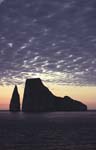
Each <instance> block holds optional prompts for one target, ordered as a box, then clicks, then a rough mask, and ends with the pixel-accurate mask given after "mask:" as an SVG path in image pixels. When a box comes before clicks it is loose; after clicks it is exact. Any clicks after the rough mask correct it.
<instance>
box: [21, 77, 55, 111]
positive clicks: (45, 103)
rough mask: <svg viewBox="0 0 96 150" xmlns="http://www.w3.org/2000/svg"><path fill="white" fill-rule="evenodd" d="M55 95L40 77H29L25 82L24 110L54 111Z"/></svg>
mask: <svg viewBox="0 0 96 150" xmlns="http://www.w3.org/2000/svg"><path fill="white" fill-rule="evenodd" d="M53 109H54V96H53V94H52V93H51V92H50V91H49V90H48V88H46V87H45V86H44V85H43V84H42V82H41V80H40V79H39V78H36V79H27V80H26V84H25V90H24V96H23V104H22V111H25V112H31V111H33V112H37V111H52V110H53Z"/></svg>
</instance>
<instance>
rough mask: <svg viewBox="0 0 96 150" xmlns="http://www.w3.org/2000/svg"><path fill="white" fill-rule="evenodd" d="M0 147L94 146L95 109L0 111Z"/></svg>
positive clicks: (60, 149)
mask: <svg viewBox="0 0 96 150" xmlns="http://www.w3.org/2000/svg"><path fill="white" fill-rule="evenodd" d="M0 150H96V112H95V111H93V112H91V111H88V112H47V113H27V114H26V113H22V112H20V113H11V112H8V111H0Z"/></svg>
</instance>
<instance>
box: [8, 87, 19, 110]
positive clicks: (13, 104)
mask: <svg viewBox="0 0 96 150" xmlns="http://www.w3.org/2000/svg"><path fill="white" fill-rule="evenodd" d="M9 110H10V111H12V112H19V111H20V96H19V93H18V88H17V86H16V85H15V88H14V91H13V94H12V98H11V101H10V106H9Z"/></svg>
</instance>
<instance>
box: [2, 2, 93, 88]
mask: <svg viewBox="0 0 96 150" xmlns="http://www.w3.org/2000/svg"><path fill="white" fill-rule="evenodd" d="M95 7H96V2H95V0H92V1H89V0H87V1H85V0H84V1H82V0H78V1H76V0H68V1H60V0H55V1H54V0H42V1H38V0H33V1H31V0H21V1H19V0H16V1H13V0H10V1H5V3H4V5H1V6H0V82H1V84H14V83H17V84H22V83H23V82H24V81H25V79H26V78H29V77H41V78H42V79H43V80H44V81H47V82H54V83H58V84H67V85H70V84H71V85H73V84H75V85H90V86H91V85H96V68H95V66H96V28H95V27H96V19H95V14H96V9H95Z"/></svg>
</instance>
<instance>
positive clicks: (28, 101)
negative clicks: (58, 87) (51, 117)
mask: <svg viewBox="0 0 96 150" xmlns="http://www.w3.org/2000/svg"><path fill="white" fill-rule="evenodd" d="M86 110H87V106H86V105H85V104H83V103H81V102H80V101H77V100H73V99H72V98H70V97H68V96H65V97H64V98H61V97H57V96H55V95H54V94H53V93H52V92H50V91H49V89H48V88H47V87H46V86H44V85H43V83H42V81H41V79H40V78H35V79H27V80H26V83H25V89H24V96H23V103H22V111H23V112H46V111H86Z"/></svg>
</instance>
